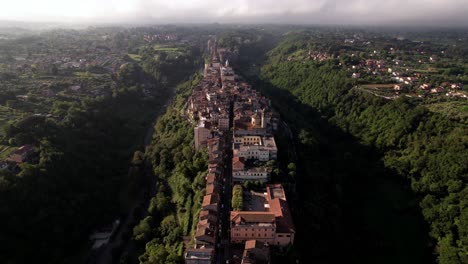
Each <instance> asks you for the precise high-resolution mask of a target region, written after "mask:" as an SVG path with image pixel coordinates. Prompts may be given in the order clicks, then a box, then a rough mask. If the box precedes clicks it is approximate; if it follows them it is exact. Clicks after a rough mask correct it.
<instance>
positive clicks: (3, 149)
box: [0, 145, 16, 160]
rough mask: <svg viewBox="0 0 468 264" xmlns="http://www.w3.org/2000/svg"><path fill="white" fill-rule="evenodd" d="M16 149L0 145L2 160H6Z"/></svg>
mask: <svg viewBox="0 0 468 264" xmlns="http://www.w3.org/2000/svg"><path fill="white" fill-rule="evenodd" d="M15 149H16V147H11V146H4V145H0V160H5V159H6V158H8V156H10V153H11V152H13V150H15Z"/></svg>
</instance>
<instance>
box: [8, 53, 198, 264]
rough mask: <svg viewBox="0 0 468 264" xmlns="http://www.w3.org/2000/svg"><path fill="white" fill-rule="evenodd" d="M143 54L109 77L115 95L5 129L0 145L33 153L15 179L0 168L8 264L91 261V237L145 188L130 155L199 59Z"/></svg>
mask: <svg viewBox="0 0 468 264" xmlns="http://www.w3.org/2000/svg"><path fill="white" fill-rule="evenodd" d="M142 53H144V54H142V58H141V63H140V62H137V61H133V60H131V59H129V58H127V63H124V64H122V65H121V66H120V67H119V68H118V70H117V72H116V73H115V74H113V75H112V76H111V77H112V80H113V83H109V86H111V84H112V87H107V89H108V92H109V95H102V96H97V97H95V98H85V99H82V100H74V99H69V100H62V101H57V102H55V103H54V104H53V106H52V107H51V110H50V113H51V114H50V115H48V116H45V115H30V116H27V117H25V118H23V119H20V120H18V121H16V122H12V123H11V124H9V125H7V126H6V128H5V131H4V136H3V137H2V138H1V140H2V142H4V144H5V142H9V143H10V144H15V145H23V144H31V145H32V146H34V150H35V151H34V152H35V155H34V158H33V160H32V162H31V163H23V164H21V165H20V171H19V173H18V174H17V175H14V174H13V173H11V172H9V171H8V170H0V214H1V215H2V216H3V217H2V218H3V219H2V225H1V231H0V244H1V245H2V248H1V249H0V256H1V259H2V262H4V263H28V262H31V261H39V262H47V263H83V262H85V261H86V258H87V256H89V250H90V247H91V245H90V242H89V240H88V238H89V235H90V234H91V232H92V231H93V230H95V229H96V228H99V227H100V226H104V225H107V224H109V223H111V222H112V221H114V220H115V219H116V218H118V217H119V216H123V215H126V214H127V210H129V208H128V207H129V204H131V203H132V202H134V200H135V199H136V198H135V197H136V196H138V195H135V193H141V192H143V191H144V190H145V188H147V187H146V186H141V182H139V181H140V180H141V179H137V178H132V177H131V176H132V175H131V174H130V175H128V168H129V166H130V160H131V157H132V153H133V152H134V151H135V150H138V149H141V148H142V145H143V140H144V136H145V133H146V131H147V130H148V128H149V127H150V125H151V123H152V121H153V119H154V118H155V115H156V114H157V113H158V112H159V110H160V109H162V108H163V106H164V104H165V103H167V102H168V99H170V98H171V97H172V96H173V94H174V88H172V87H173V86H175V85H176V84H177V83H179V82H182V81H183V80H185V79H186V78H187V76H188V75H189V74H191V73H192V72H193V70H194V68H195V67H198V64H199V63H198V62H199V60H197V58H192V59H190V58H191V56H194V55H193V54H192V53H190V52H188V51H187V53H184V55H183V56H182V55H181V56H180V57H181V58H183V59H181V60H177V59H172V58H158V61H155V57H154V56H155V54H154V53H156V52H148V51H146V52H142ZM140 65H142V66H140ZM132 194H133V195H132Z"/></svg>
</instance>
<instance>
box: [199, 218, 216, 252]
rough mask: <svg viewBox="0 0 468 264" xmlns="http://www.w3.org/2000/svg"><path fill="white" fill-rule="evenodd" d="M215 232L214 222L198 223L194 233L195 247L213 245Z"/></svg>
mask: <svg viewBox="0 0 468 264" xmlns="http://www.w3.org/2000/svg"><path fill="white" fill-rule="evenodd" d="M216 232H217V229H216V222H213V221H210V220H209V219H205V220H201V221H199V222H198V225H197V231H196V232H195V243H196V245H197V246H206V245H215V244H216Z"/></svg>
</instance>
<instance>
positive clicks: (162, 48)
mask: <svg viewBox="0 0 468 264" xmlns="http://www.w3.org/2000/svg"><path fill="white" fill-rule="evenodd" d="M153 49H154V50H156V51H166V52H178V51H181V49H180V48H179V47H173V46H164V45H158V44H157V45H154V46H153Z"/></svg>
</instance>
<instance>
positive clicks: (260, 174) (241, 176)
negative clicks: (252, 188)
mask: <svg viewBox="0 0 468 264" xmlns="http://www.w3.org/2000/svg"><path fill="white" fill-rule="evenodd" d="M270 174H271V168H265V167H253V168H250V169H247V170H246V169H244V170H234V169H233V170H232V180H233V181H234V182H244V181H260V182H267V181H268V180H269V179H270Z"/></svg>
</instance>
